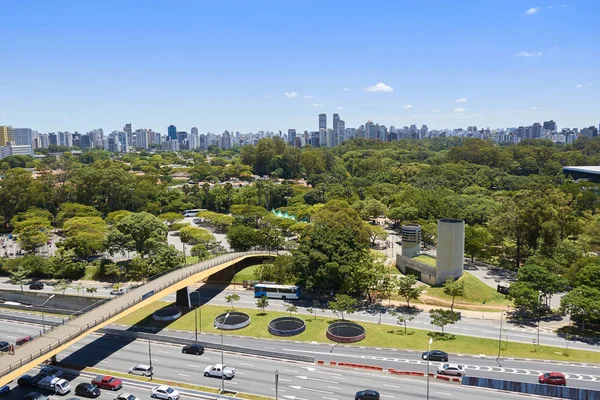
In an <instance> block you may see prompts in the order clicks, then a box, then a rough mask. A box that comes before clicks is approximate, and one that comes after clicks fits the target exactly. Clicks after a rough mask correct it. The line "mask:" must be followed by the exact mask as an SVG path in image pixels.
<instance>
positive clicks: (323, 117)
mask: <svg viewBox="0 0 600 400" xmlns="http://www.w3.org/2000/svg"><path fill="white" fill-rule="evenodd" d="M321 129H327V114H319V130H321Z"/></svg>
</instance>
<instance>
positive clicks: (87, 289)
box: [85, 287, 98, 296]
mask: <svg viewBox="0 0 600 400" xmlns="http://www.w3.org/2000/svg"><path fill="white" fill-rule="evenodd" d="M85 291H86V292H87V293H89V294H91V295H92V296H94V293H96V292H97V291H98V289H96V288H95V287H88V288H85Z"/></svg>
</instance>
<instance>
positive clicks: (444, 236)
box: [435, 219, 465, 285]
mask: <svg viewBox="0 0 600 400" xmlns="http://www.w3.org/2000/svg"><path fill="white" fill-rule="evenodd" d="M464 261H465V221H463V220H460V219H439V220H438V226H437V255H436V263H435V268H436V270H437V274H436V284H438V285H439V284H442V283H444V282H445V281H446V278H447V277H449V276H452V277H454V278H458V277H459V276H461V275H462V273H463V265H464Z"/></svg>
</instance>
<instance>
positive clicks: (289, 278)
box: [254, 254, 297, 285]
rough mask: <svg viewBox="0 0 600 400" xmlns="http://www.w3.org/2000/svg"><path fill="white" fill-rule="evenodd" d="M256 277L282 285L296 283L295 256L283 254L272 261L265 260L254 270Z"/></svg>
mask: <svg viewBox="0 0 600 400" xmlns="http://www.w3.org/2000/svg"><path fill="white" fill-rule="evenodd" d="M254 278H255V279H256V280H259V281H267V282H275V283H277V284H280V285H283V284H293V283H295V281H296V280H297V278H296V275H295V271H294V257H293V256H290V255H287V254H283V255H280V256H278V257H276V258H275V259H274V260H273V262H272V263H269V262H265V263H264V264H261V265H259V267H258V268H256V269H255V270H254Z"/></svg>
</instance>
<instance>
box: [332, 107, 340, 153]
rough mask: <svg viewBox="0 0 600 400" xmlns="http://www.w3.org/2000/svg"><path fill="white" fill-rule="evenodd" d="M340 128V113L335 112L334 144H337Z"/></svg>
mask: <svg viewBox="0 0 600 400" xmlns="http://www.w3.org/2000/svg"><path fill="white" fill-rule="evenodd" d="M339 129H340V116H339V114H333V137H334V139H333V144H332V146H335V145H336V144H337V143H336V142H337V140H336V139H337V136H338V132H339Z"/></svg>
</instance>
